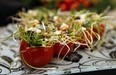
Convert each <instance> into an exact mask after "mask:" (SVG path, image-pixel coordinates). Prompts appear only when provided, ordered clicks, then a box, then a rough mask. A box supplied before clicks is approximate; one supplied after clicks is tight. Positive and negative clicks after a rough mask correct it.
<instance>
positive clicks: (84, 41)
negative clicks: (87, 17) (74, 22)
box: [77, 29, 95, 48]
mask: <svg viewBox="0 0 116 75" xmlns="http://www.w3.org/2000/svg"><path fill="white" fill-rule="evenodd" d="M85 34H86V37H85V35H84V33H82V35H81V36H82V37H81V39H78V40H77V41H78V42H80V43H83V44H86V41H87V39H88V40H89V41H90V42H92V40H93V41H94V40H95V36H94V34H93V33H92V31H91V30H90V29H87V30H86V31H85ZM91 37H92V38H91ZM87 44H88V45H89V43H87ZM79 48H87V45H80V47H79Z"/></svg>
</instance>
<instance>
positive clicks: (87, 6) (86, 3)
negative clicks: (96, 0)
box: [83, 0, 91, 8]
mask: <svg viewBox="0 0 116 75" xmlns="http://www.w3.org/2000/svg"><path fill="white" fill-rule="evenodd" d="M83 5H84V6H85V7H86V8H89V7H90V5H91V4H90V2H89V0H84V1H83Z"/></svg>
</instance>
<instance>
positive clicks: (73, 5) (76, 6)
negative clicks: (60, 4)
mask: <svg viewBox="0 0 116 75" xmlns="http://www.w3.org/2000/svg"><path fill="white" fill-rule="evenodd" d="M79 5H80V3H79V2H77V1H75V2H73V3H72V5H71V9H75V10H77V9H78V7H79Z"/></svg>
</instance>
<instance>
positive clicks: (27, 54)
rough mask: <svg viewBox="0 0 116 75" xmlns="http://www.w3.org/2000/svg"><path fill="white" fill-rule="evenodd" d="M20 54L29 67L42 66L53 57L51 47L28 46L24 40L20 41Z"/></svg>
mask: <svg viewBox="0 0 116 75" xmlns="http://www.w3.org/2000/svg"><path fill="white" fill-rule="evenodd" d="M20 56H21V59H22V61H23V62H24V63H25V64H26V65H27V66H29V67H31V68H39V67H43V66H45V65H47V64H48V63H49V62H50V61H51V60H52V59H53V47H37V48H35V47H29V45H28V44H27V43H26V42H25V41H21V43H20Z"/></svg>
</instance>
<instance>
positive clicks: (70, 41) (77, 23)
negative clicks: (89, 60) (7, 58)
mask: <svg viewBox="0 0 116 75" xmlns="http://www.w3.org/2000/svg"><path fill="white" fill-rule="evenodd" d="M18 15H19V17H20V18H14V19H16V20H17V21H18V23H17V24H18V26H17V29H18V30H17V33H18V35H19V37H20V40H21V44H20V45H21V46H20V55H21V58H22V60H23V61H24V63H26V64H27V65H28V66H32V68H33V67H42V66H45V65H46V64H48V63H49V62H50V61H51V60H52V59H53V56H57V57H58V58H60V57H61V58H62V59H65V57H66V59H68V58H67V57H68V56H70V54H71V53H73V52H75V51H77V50H78V48H81V49H82V48H88V50H93V49H94V47H95V46H96V45H97V44H99V43H101V42H102V39H103V38H104V35H105V24H104V19H103V18H104V15H103V14H97V13H96V12H90V11H86V10H82V11H69V12H62V11H59V10H58V11H56V10H48V9H36V10H28V11H27V12H20V13H18ZM22 41H23V42H22ZM49 48H50V49H51V51H48V49H49ZM42 49H43V52H42ZM52 50H53V51H52ZM40 52H41V53H40ZM44 52H48V54H47V53H46V54H45V53H44ZM68 54H69V55H68ZM74 54H75V53H74ZM67 55H68V56H67ZM43 56H44V57H43ZM71 56H72V55H71ZM48 57H50V58H48ZM79 58H81V56H80V57H79ZM42 60H46V61H47V60H48V61H47V62H46V63H45V64H44V63H43V62H42ZM68 60H70V59H68ZM71 60H73V59H71ZM74 60H75V59H74ZM39 63H40V64H39ZM41 63H42V64H41Z"/></svg>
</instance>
